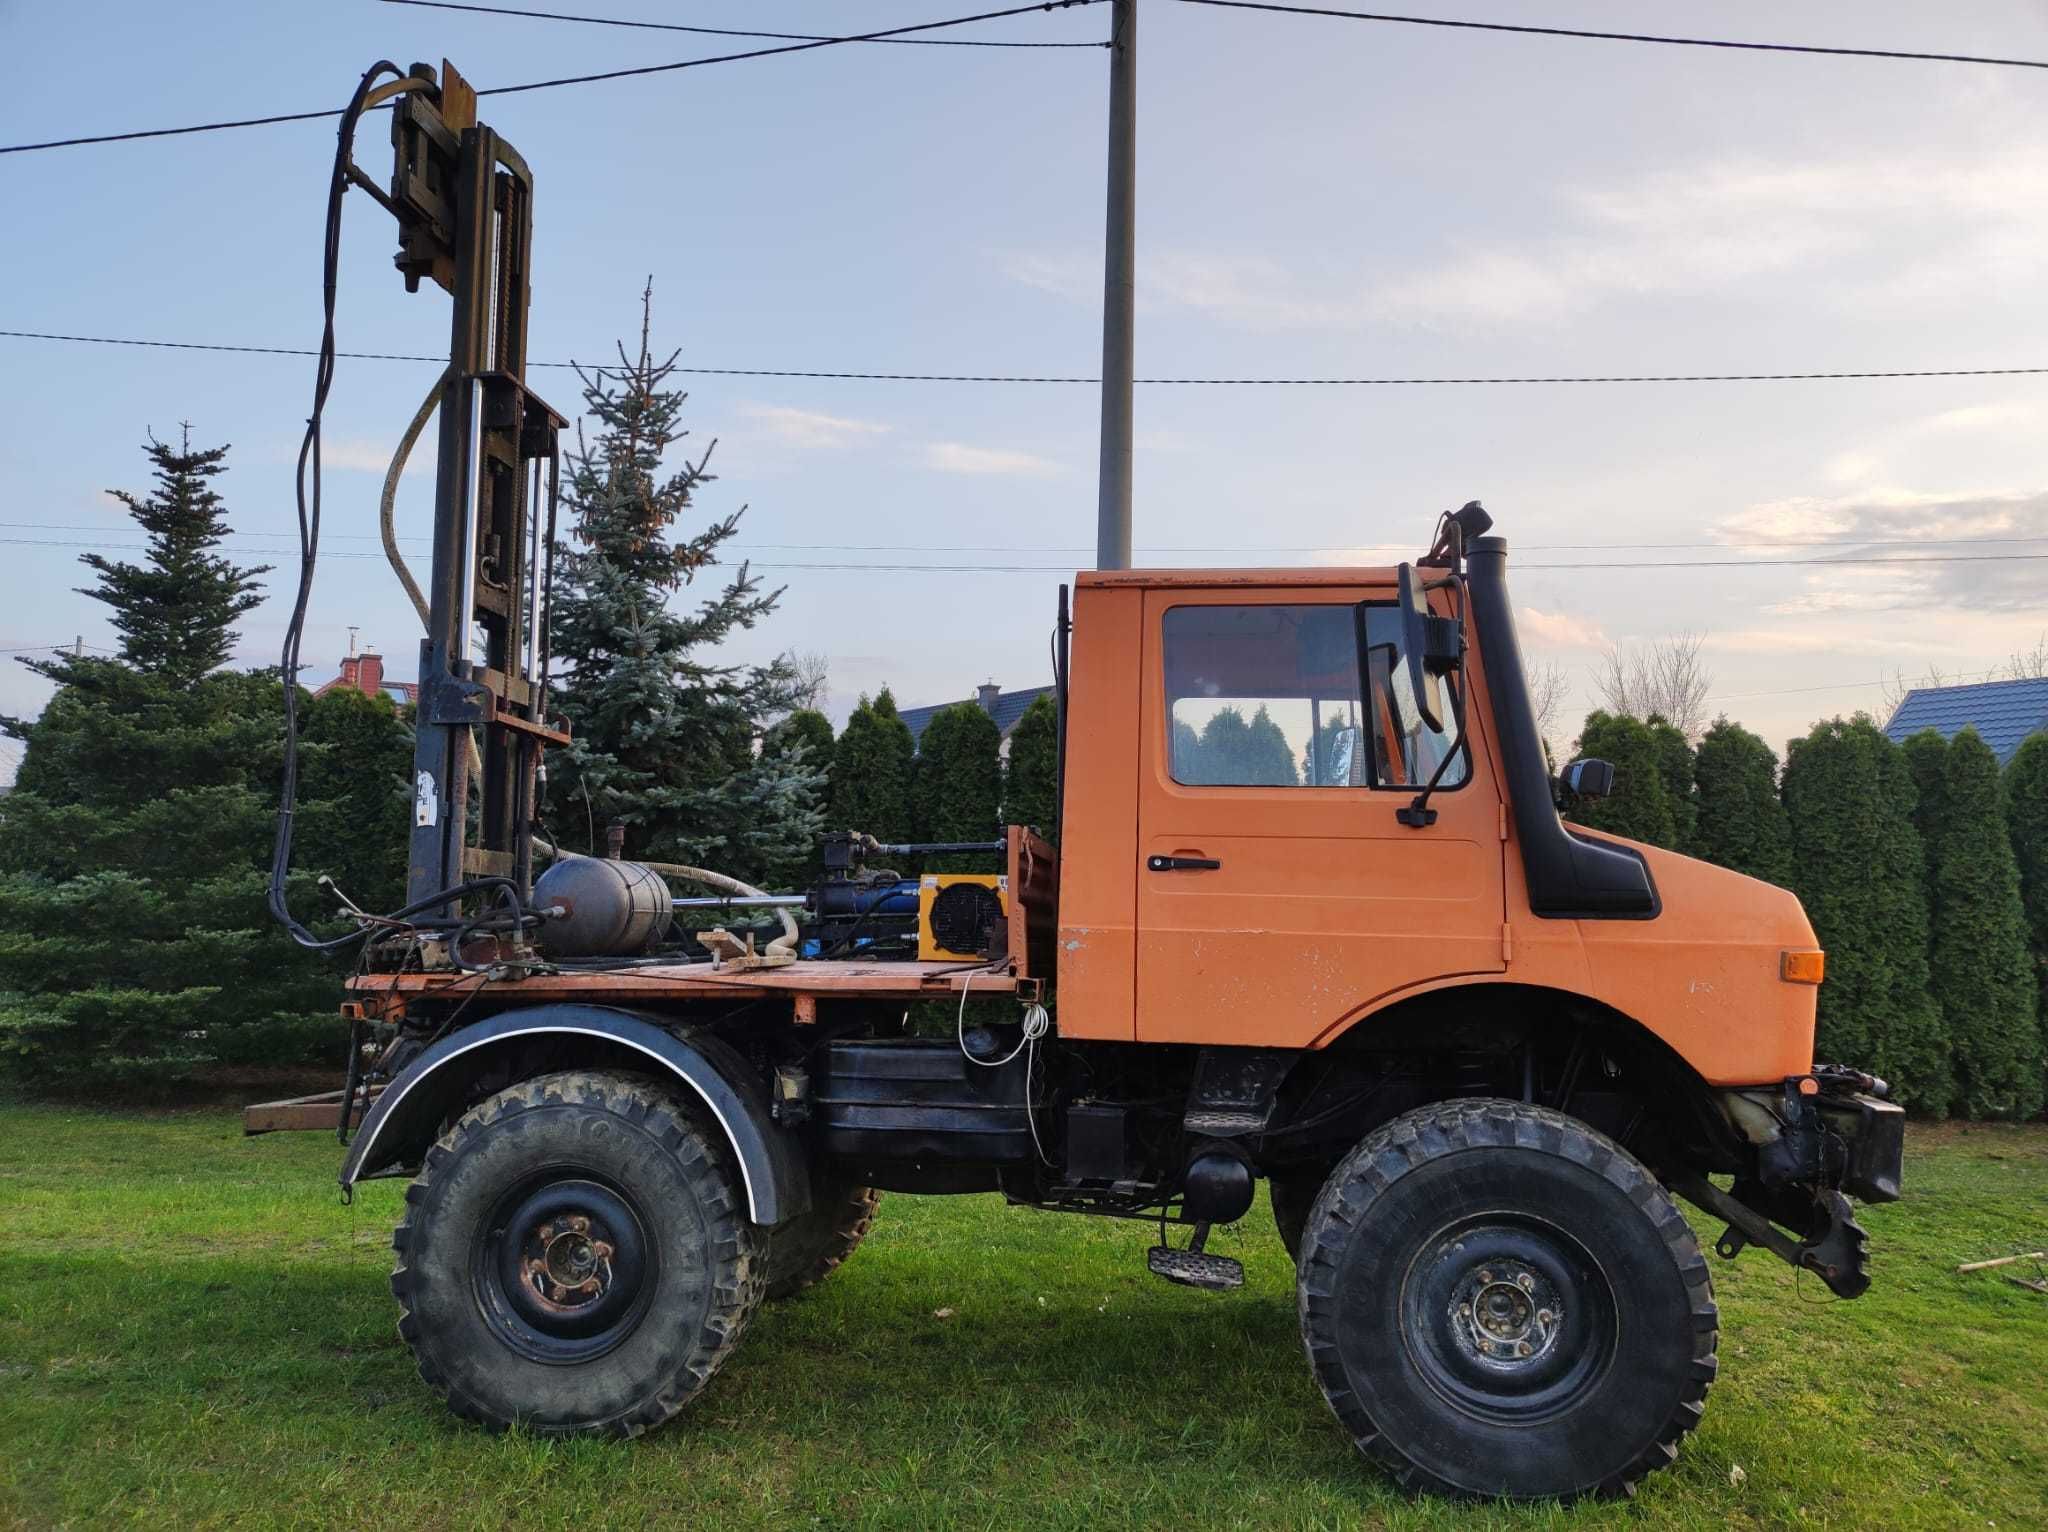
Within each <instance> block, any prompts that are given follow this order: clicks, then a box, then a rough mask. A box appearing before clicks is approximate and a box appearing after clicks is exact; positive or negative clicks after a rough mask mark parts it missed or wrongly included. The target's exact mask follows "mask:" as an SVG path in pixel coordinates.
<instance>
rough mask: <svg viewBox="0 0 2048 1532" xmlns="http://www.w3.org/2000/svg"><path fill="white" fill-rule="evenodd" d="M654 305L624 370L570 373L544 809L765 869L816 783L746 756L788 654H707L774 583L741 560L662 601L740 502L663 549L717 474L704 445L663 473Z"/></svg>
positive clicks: (665, 374) (674, 408) (714, 547)
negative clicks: (567, 737)
mask: <svg viewBox="0 0 2048 1532" xmlns="http://www.w3.org/2000/svg"><path fill="white" fill-rule="evenodd" d="M652 303H653V289H652V285H651V284H650V286H649V288H648V291H647V292H646V293H644V294H643V295H642V303H641V321H640V345H639V349H638V351H637V353H635V354H633V355H630V356H629V355H628V354H627V352H626V350H625V348H624V347H623V346H621V347H620V348H619V366H618V367H616V368H601V369H597V370H594V371H592V372H588V373H579V376H581V378H582V380H583V402H584V407H585V409H586V410H587V411H588V413H589V415H590V417H591V418H592V419H593V420H594V421H595V423H596V426H597V436H596V440H595V442H594V443H592V444H586V443H585V441H584V439H583V437H582V435H581V434H580V432H579V435H578V438H577V451H576V452H575V453H574V454H572V455H571V457H570V460H569V473H568V476H567V482H566V484H565V486H564V499H565V501H566V503H567V505H568V507H569V510H570V513H571V515H572V517H573V536H574V541H573V542H572V543H566V544H563V545H561V546H559V547H558V548H557V551H556V571H557V573H556V582H555V599H554V610H553V644H554V656H555V659H556V662H557V663H558V664H559V665H561V666H562V667H563V668H564V669H565V671H566V674H565V675H564V676H563V679H562V684H561V688H560V690H559V692H558V693H557V698H558V701H557V706H558V709H559V711H560V712H561V714H562V715H563V716H564V717H566V718H567V719H568V720H569V722H570V724H571V726H572V731H573V733H572V739H571V742H570V744H569V746H568V747H567V748H566V749H565V750H560V751H557V752H555V754H554V756H553V757H552V761H553V762H554V763H557V764H556V765H555V767H554V772H553V775H554V779H555V793H556V795H557V796H556V800H555V801H556V804H557V806H558V809H559V811H560V812H559V816H558V817H559V819H560V821H561V822H562V823H563V824H564V825H574V824H576V823H577V821H578V820H579V819H580V820H581V821H582V825H583V828H584V831H585V835H586V837H587V838H588V841H589V845H588V847H587V848H586V849H589V850H591V851H593V852H597V851H600V850H601V848H602V845H603V839H604V827H605V826H606V825H608V824H610V823H612V822H613V821H615V820H616V821H622V822H624V824H625V825H626V826H627V854H628V855H629V856H634V857H639V858H644V859H647V860H653V861H676V862H687V863H692V864H697V865H703V866H709V867H715V868H717V869H718V870H720V871H722V872H727V873H730V874H732V875H733V876H735V877H740V878H759V877H764V876H766V875H767V874H768V872H769V870H770V869H772V868H775V867H777V866H779V865H786V864H787V863H788V862H789V860H790V859H792V858H798V859H800V858H802V857H803V856H805V855H807V854H808V852H809V850H810V847H811V845H812V843H814V842H815V840H816V838H817V834H818V831H819V829H820V826H821V824H822V818H821V815H820V812H819V804H820V800H821V794H822V790H823V787H824V776H823V773H822V772H821V771H820V770H818V769H817V768H816V767H815V766H813V765H812V764H811V763H809V762H808V761H804V760H801V759H798V758H795V757H792V756H791V755H788V754H785V753H781V752H762V751H759V750H757V748H756V746H757V743H758V741H759V738H760V736H761V733H762V731H763V728H764V725H765V722H766V720H767V719H769V718H772V717H774V716H776V715H778V714H780V713H783V712H786V711H787V710H788V709H789V707H790V705H791V703H792V702H793V700H794V693H795V690H796V676H795V673H794V671H793V669H792V668H791V666H790V665H789V663H788V661H787V660H784V659H777V660H775V661H773V662H772V663H770V664H767V665H740V664H735V663H727V662H723V661H721V660H719V659H718V658H717V657H716V652H715V651H716V650H717V648H718V646H719V645H721V644H723V643H725V642H726V641H727V640H729V639H730V638H732V637H733V636H734V635H735V634H737V633H741V632H745V631H748V630H750V629H752V628H753V627H754V626H755V625H756V624H757V623H758V622H760V621H761V619H762V618H764V617H766V616H767V615H768V614H769V613H770V612H772V611H773V610H774V609H775V605H776V602H777V600H778V599H779V597H780V595H781V592H780V591H763V590H762V588H761V582H760V581H759V579H758V578H757V577H755V576H754V575H753V574H752V572H751V571H750V570H749V569H748V567H747V565H746V564H744V563H742V564H741V565H739V566H738V568H737V570H736V571H734V572H733V573H732V574H731V575H730V576H729V577H726V578H724V579H723V580H722V581H721V582H720V583H717V584H716V585H714V586H713V588H712V590H711V592H710V593H709V594H708V595H706V596H705V597H704V598H703V599H702V600H701V601H700V602H699V603H698V604H697V605H696V607H695V608H694V609H692V610H688V611H677V610H673V609H672V608H671V606H670V598H671V597H673V596H676V595H677V594H679V593H680V592H681V590H682V588H683V587H684V586H685V585H689V584H692V583H693V582H694V578H695V576H696V575H698V574H699V573H701V572H703V571H705V570H707V569H711V568H713V567H715V566H716V565H717V563H718V553H719V550H720V549H721V548H723V547H724V545H725V544H726V543H727V542H728V541H729V540H730V539H731V538H732V536H733V535H734V534H735V533H736V532H737V531H738V529H739V522H740V516H741V515H742V514H743V512H744V508H742V510H741V511H735V512H734V513H733V514H731V515H729V516H726V517H723V518H721V519H714V520H711V521H709V522H707V523H705V524H703V525H701V526H698V527H695V528H694V529H689V530H685V531H684V532H683V533H682V535H681V536H680V537H679V538H678V539H677V540H675V541H671V534H672V533H674V532H675V531H676V528H677V524H678V522H679V521H682V520H683V518H684V517H685V516H687V515H690V514H691V513H692V512H693V511H694V509H695V507H694V497H695V495H696V492H697V491H698V489H700V488H701V487H702V486H704V485H706V484H709V483H710V482H712V477H713V476H712V475H711V474H710V473H709V471H708V466H709V462H710V457H711V451H710V449H709V448H707V449H706V450H705V451H704V453H703V454H702V455H701V456H699V457H698V458H697V459H696V460H695V461H694V462H693V461H690V460H689V458H688V457H687V455H685V456H684V457H683V460H682V466H681V467H680V468H678V469H676V470H674V471H669V470H668V469H667V468H666V467H665V466H664V465H665V460H666V457H667V454H668V453H669V451H670V449H672V448H675V447H677V446H678V444H680V443H681V442H682V441H683V439H684V438H685V437H686V436H687V435H688V432H687V431H686V430H685V429H684V427H683V424H682V411H683V405H684V402H685V401H686V399H687V398H688V395H687V394H685V393H684V392H683V391H682V390H680V389H677V388H673V387H671V386H670V380H671V378H672V377H673V375H674V372H675V366H676V360H675V355H674V354H673V353H671V354H670V355H669V356H668V357H667V358H666V359H657V358H656V356H655V355H654V353H653V351H652V349H651V347H650V344H649V339H648V335H649V330H650V327H651V324H652V318H651V313H652ZM714 445H715V444H714ZM579 809H580V810H581V812H580V813H579V812H578V810H579ZM570 838H571V839H573V838H574V837H573V835H572V836H571V837H570Z"/></svg>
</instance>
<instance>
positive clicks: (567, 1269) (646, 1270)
mask: <svg viewBox="0 0 2048 1532" xmlns="http://www.w3.org/2000/svg"><path fill="white" fill-rule="evenodd" d="M657 1264H658V1261H657V1256H656V1252H655V1248H654V1245H653V1243H652V1242H651V1241H650V1240H649V1239H648V1237H647V1224H646V1220H645V1219H644V1218H643V1217H642V1216H641V1213H640V1209H639V1207H638V1206H637V1204H636V1203H635V1202H634V1200H633V1198H632V1196H631V1195H630V1194H629V1193H628V1192H626V1191H625V1190H624V1189H623V1188H622V1187H620V1186H618V1185H617V1184H616V1183H614V1182H612V1181H611V1180H609V1179H608V1178H606V1177H603V1176H600V1175H598V1174H597V1173H595V1172H593V1171H588V1170H584V1169H581V1168H577V1167H568V1166H560V1167H555V1168H552V1169H549V1170H545V1171H541V1172H537V1173H535V1174H534V1175H531V1176H528V1177H526V1178H524V1179H522V1180H521V1181H520V1182H519V1183H518V1184H516V1185H515V1186H513V1187H511V1188H510V1189H509V1190H507V1191H506V1192H505V1194H504V1195H503V1196H501V1197H500V1198H499V1199H498V1201H497V1203H496V1205H495V1206H494V1207H493V1209H492V1213H491V1216H490V1217H489V1218H488V1219H486V1220H485V1221H484V1225H483V1228H482V1229H481V1231H480V1233H479V1236H478V1239H477V1243H476V1248H475V1250H474V1252H473V1253H472V1256H471V1262H470V1269H471V1272H472V1274H473V1276H474V1279H475V1286H476V1293H477V1302H478V1305H479V1307H480V1308H481V1309H482V1310H483V1314H484V1318H485V1320H486V1321H487V1322H488V1323H489V1325H490V1327H491V1329H492V1331H493V1332H494V1333H495V1334H496V1335H497V1336H498V1338H499V1339H500V1340H501V1341H503V1342H504V1343H505V1344H506V1345H507V1346H509V1347H510V1348H511V1349H512V1350H514V1351H516V1352H518V1353H519V1354H520V1355H522V1356H525V1357H529V1358H531V1359H532V1360H534V1361H537V1362H553V1363H564V1364H568V1363H576V1362H587V1361H589V1360H591V1359H592V1358H594V1357H599V1356H602V1355H604V1353H606V1352H607V1351H610V1350H611V1349H612V1348H613V1347H614V1346H616V1345H618V1344H619V1343H620V1342H621V1341H623V1340H625V1338H626V1337H627V1336H629V1335H631V1334H632V1333H633V1331H634V1330H635V1329H636V1328H638V1326H639V1324H640V1321H641V1319H642V1318H644V1317H645V1315H646V1313H647V1308H648V1305H649V1303H650V1302H651V1300H652V1298H653V1295H654V1288H655V1276H656V1267H657Z"/></svg>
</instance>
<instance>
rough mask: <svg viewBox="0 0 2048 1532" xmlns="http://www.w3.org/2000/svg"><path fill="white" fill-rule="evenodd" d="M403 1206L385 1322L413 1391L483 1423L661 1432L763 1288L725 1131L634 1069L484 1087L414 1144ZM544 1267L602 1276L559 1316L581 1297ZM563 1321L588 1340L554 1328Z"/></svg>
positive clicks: (759, 1253)
mask: <svg viewBox="0 0 2048 1532" xmlns="http://www.w3.org/2000/svg"><path fill="white" fill-rule="evenodd" d="M405 1204H406V1206H405V1216H404V1218H403V1219H402V1220H401V1221H400V1223H399V1225H398V1228H397V1230H396V1231H395V1232H394V1233H393V1235H392V1237H391V1245H392V1248H393V1250H394V1251H396V1252H397V1260H396V1263H395V1265H394V1267H393V1270H392V1273H391V1291H392V1294H393V1296H395V1297H396V1298H397V1299H398V1309H399V1319H398V1333H399V1334H400V1336H402V1337H403V1338H404V1340H405V1342H406V1344H407V1345H408V1346H410V1347H411V1348H412V1353H413V1357H414V1360H415V1361H416V1362H417V1363H418V1364H419V1372H420V1377H421V1378H422V1379H424V1380H425V1382H426V1384H427V1386H428V1387H429V1388H431V1389H432V1390H433V1391H434V1392H435V1393H437V1394H439V1395H440V1396H441V1397H442V1398H443V1399H444V1400H446V1401H447V1404H448V1407H449V1408H450V1409H451V1410H453V1411H454V1412H455V1413H456V1414H457V1415H460V1416H462V1417H463V1418H465V1419H467V1420H473V1421H476V1422H478V1423H479V1424H481V1425H484V1426H486V1427H488V1428H490V1429H493V1430H502V1429H504V1428H506V1427H508V1426H511V1425H513V1424H519V1425H522V1426H524V1427H526V1428H527V1429H529V1430H532V1431H534V1432H536V1433H538V1434H541V1435H546V1436H585V1435H606V1436H637V1435H639V1434H640V1433H641V1432H643V1431H646V1430H648V1429H649V1428H651V1427H653V1426H658V1425H660V1424H661V1423H662V1422H663V1421H665V1420H667V1419H668V1418H669V1417H670V1416H672V1415H674V1414H675V1413H676V1412H677V1411H678V1410H680V1409H682V1407H683V1406H684V1405H686V1404H688V1403H689V1402H690V1401H691V1400H692V1399H694V1398H695V1397H696V1396H697V1395H698V1394H699V1393H700V1392H702V1391H703V1389H704V1386H705V1385H706V1384H707V1383H709V1382H710V1380H711V1378H712V1375H713V1374H715V1373H716V1372H717V1371H718V1369H719V1367H720V1366H721V1365H722V1364H723V1363H724V1361H725V1359H726V1357H727V1356H729V1355H730V1354H731V1353H732V1350H733V1348H734V1347H735V1346H736V1345H738V1344H739V1339H740V1336H741V1334H742V1332H744V1331H745V1329H746V1327H747V1321H748V1319H749V1318H751V1317H752V1315H753V1312H754V1310H755V1309H756V1308H757V1307H759V1305H760V1302H761V1296H762V1292H763V1289H764V1288H765V1286H766V1282H767V1271H768V1261H767V1248H766V1237H765V1234H764V1232H763V1231H762V1230H761V1229H760V1228H759V1227H758V1226H757V1225H755V1224H753V1223H752V1222H750V1221H749V1220H748V1217H747V1203H746V1197H745V1189H744V1186H743V1184H742V1182H741V1179H740V1175H739V1171H738V1168H737V1166H736V1165H735V1163H734V1160H733V1157H732V1153H731V1151H730V1149H729V1148H728V1146H727V1144H726V1141H725V1138H724V1136H723V1134H722V1133H721V1132H720V1130H719V1129H718V1128H717V1126H716V1125H715V1124H713V1123H711V1122H709V1121H708V1120H706V1119H704V1118H702V1117H700V1116H699V1115H698V1113H697V1111H696V1110H695V1108H694V1106H693V1105H691V1104H688V1103H686V1102H684V1101H683V1100H681V1099H680V1098H678V1097H677V1096H674V1095H671V1094H670V1093H669V1092H668V1091H667V1090H665V1089H663V1088H662V1087H660V1086H659V1085H657V1084H655V1083H653V1082H651V1081H648V1080H644V1079H640V1078H636V1077H634V1076H630V1075H623V1074H610V1073H595V1072H587V1071H581V1070H578V1071H570V1072H566V1073H561V1074H549V1075H541V1076H538V1077H537V1078H534V1079H531V1080H525V1081H521V1082H520V1083H519V1084H517V1085H513V1086H510V1087H508V1088H507V1089H505V1090H502V1091H500V1092H498V1094H496V1095H495V1096H492V1097H491V1098H490V1099H488V1100H487V1101H484V1102H482V1103H481V1104H480V1105H478V1106H476V1107H473V1108H472V1109H471V1110H470V1111H468V1112H467V1113H465V1114H464V1115H463V1117H462V1118H461V1120H460V1121H458V1122H457V1123H456V1124H455V1126H454V1127H452V1128H450V1129H449V1130H448V1132H447V1133H445V1134H443V1135H442V1137H441V1139H440V1141H439V1142H438V1143H436V1144H435V1145H434V1146H433V1147H432V1148H431V1149H429V1150H428V1151H427V1155H426V1160H425V1163H424V1164H423V1165H422V1167H421V1169H420V1173H419V1175H418V1176H417V1177H415V1178H414V1180H413V1182H412V1184H411V1185H410V1186H408V1187H407V1188H406V1192H405ZM536 1208H538V1209H540V1210H541V1211H540V1212H539V1213H535V1212H534V1210H535V1209H536ZM579 1208H580V1209H581V1210H582V1216H583V1223H582V1225H581V1230H582V1232H580V1233H578V1232H575V1230H576V1225H575V1218H576V1216H577V1212H578V1209H579ZM614 1225H616V1227H614ZM536 1237H537V1238H538V1239H539V1240H541V1241H544V1242H545V1243H544V1244H543V1245H540V1246H536V1245H535V1244H534V1243H533V1242H532V1241H533V1240H534V1239H535V1238H536ZM578 1240H581V1241H582V1243H581V1245H580V1246H578V1245H577V1244H576V1242H577V1241H578ZM571 1247H574V1248H571ZM536 1249H538V1250H539V1251H540V1252H541V1254H542V1255H544V1256H545V1259H542V1260H541V1261H540V1262H539V1264H538V1265H537V1266H536V1265H535V1263H534V1259H533V1255H534V1252H535V1251H536ZM564 1250H567V1251H568V1252H569V1254H568V1255H562V1254H561V1252H562V1251H564ZM599 1251H602V1252H603V1254H602V1255H599V1254H597V1252H599ZM557 1259H560V1260H562V1261H564V1262H569V1261H571V1260H573V1261H575V1262H576V1263H577V1265H576V1267H575V1269H574V1270H573V1271H571V1272H570V1275H572V1276H578V1277H581V1276H583V1275H585V1274H586V1270H587V1271H592V1272H594V1271H597V1270H599V1269H601V1271H602V1281H601V1282H599V1283H598V1287H597V1288H596V1289H595V1291H596V1296H595V1297H594V1298H588V1300H587V1301H586V1302H585V1304H584V1307H583V1308H582V1309H579V1310H575V1311H574V1312H573V1314H572V1317H571V1318H570V1319H564V1318H562V1317H561V1315H562V1313H563V1312H564V1310H563V1309H562V1306H561V1303H560V1302H559V1301H558V1300H560V1299H561V1298H562V1297H563V1295H564V1293H565V1292H567V1293H569V1295H570V1296H571V1297H572V1298H578V1299H582V1298H586V1297H587V1295H585V1294H583V1293H581V1292H577V1291H572V1290H567V1289H562V1288H559V1287H556V1288H553V1290H552V1292H550V1291H549V1290H548V1288H547V1287H546V1285H545V1284H547V1283H548V1282H549V1280H550V1279H549V1278H548V1277H546V1276H545V1275H544V1273H546V1272H549V1271H553V1270H555V1269H556V1267H555V1266H554V1265H553V1264H551V1263H552V1262H554V1261H555V1260H557ZM512 1274H516V1277H515V1275H512ZM628 1277H631V1279H632V1280H631V1291H630V1294H628V1293H627V1286H626V1283H627V1279H628ZM591 1280H593V1281H595V1280H597V1279H596V1278H595V1277H593V1278H592V1279H591ZM528 1288H532V1289H534V1291H528V1290H527V1289H528ZM535 1292H539V1293H540V1294H541V1296H540V1297H539V1298H537V1297H536V1296H535ZM621 1295H626V1296H625V1298H624V1299H622V1296H621ZM627 1300H629V1301H627ZM534 1316H538V1318H535V1317H534ZM598 1320H607V1321H608V1323H606V1324H604V1325H602V1326H599V1325H597V1321H598ZM562 1326H567V1327H569V1328H589V1330H590V1333H587V1334H580V1335H571V1334H566V1333H556V1329H554V1328H550V1327H562Z"/></svg>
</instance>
